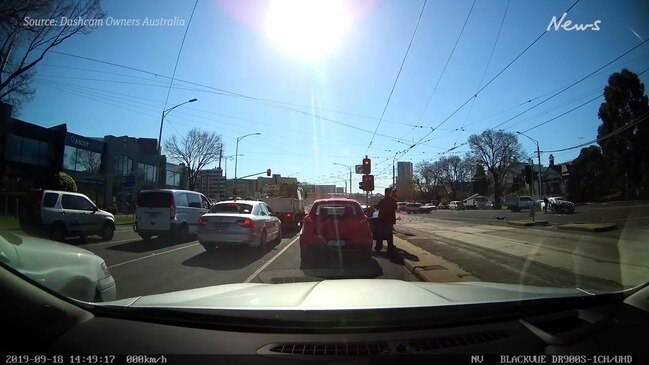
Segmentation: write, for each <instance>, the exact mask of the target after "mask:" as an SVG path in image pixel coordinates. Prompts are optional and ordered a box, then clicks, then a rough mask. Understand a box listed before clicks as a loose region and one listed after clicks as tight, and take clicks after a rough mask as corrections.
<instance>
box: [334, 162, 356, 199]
mask: <svg viewBox="0 0 649 365" xmlns="http://www.w3.org/2000/svg"><path fill="white" fill-rule="evenodd" d="M333 164H334V165H338V166H343V167H346V168H348V169H349V195H351V194H352V167H351V166H349V165H345V164H342V163H338V162H334V163H333Z"/></svg>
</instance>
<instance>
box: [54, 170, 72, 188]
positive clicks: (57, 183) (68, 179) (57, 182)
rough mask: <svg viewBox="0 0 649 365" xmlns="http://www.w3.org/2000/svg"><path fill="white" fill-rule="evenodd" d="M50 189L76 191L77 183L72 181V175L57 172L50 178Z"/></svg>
mask: <svg viewBox="0 0 649 365" xmlns="http://www.w3.org/2000/svg"><path fill="white" fill-rule="evenodd" d="M52 189H54V190H63V191H70V192H73V193H76V192H77V183H76V182H75V181H74V179H73V178H72V176H70V175H68V174H66V173H65V172H59V173H56V174H54V177H53V179H52Z"/></svg>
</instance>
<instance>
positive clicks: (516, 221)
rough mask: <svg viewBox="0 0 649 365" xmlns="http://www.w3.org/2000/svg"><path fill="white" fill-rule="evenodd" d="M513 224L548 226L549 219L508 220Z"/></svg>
mask: <svg viewBox="0 0 649 365" xmlns="http://www.w3.org/2000/svg"><path fill="white" fill-rule="evenodd" d="M507 223H509V224H510V225H512V226H524V227H531V226H547V225H548V221H531V220H526V219H523V220H515V221H507Z"/></svg>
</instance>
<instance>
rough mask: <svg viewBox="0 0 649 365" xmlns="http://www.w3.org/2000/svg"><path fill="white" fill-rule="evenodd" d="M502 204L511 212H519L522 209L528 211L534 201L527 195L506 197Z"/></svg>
mask: <svg viewBox="0 0 649 365" xmlns="http://www.w3.org/2000/svg"><path fill="white" fill-rule="evenodd" d="M503 202H504V204H505V205H506V206H507V207H508V209H509V210H511V211H512V212H520V211H521V210H523V209H527V210H529V209H532V208H533V205H534V200H533V199H532V197H531V196H529V195H520V196H519V195H506V196H505V197H504V199H503Z"/></svg>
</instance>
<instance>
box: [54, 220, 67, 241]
mask: <svg viewBox="0 0 649 365" xmlns="http://www.w3.org/2000/svg"><path fill="white" fill-rule="evenodd" d="M66 235H67V230H66V229H65V226H64V225H63V224H62V223H59V224H55V225H54V227H52V230H51V232H50V236H51V238H52V240H54V241H57V242H65V236H66Z"/></svg>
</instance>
